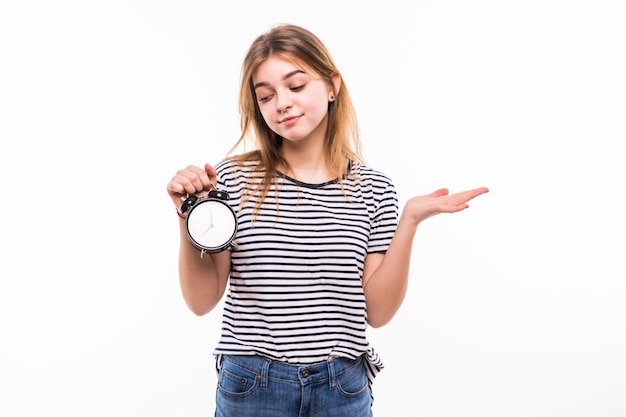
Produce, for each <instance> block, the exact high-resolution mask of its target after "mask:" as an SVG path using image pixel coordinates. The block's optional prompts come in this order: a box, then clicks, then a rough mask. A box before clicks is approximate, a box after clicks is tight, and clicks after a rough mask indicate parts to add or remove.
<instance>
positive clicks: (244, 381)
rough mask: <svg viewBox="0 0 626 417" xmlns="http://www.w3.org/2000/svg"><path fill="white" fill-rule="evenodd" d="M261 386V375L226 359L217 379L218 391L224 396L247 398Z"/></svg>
mask: <svg viewBox="0 0 626 417" xmlns="http://www.w3.org/2000/svg"><path fill="white" fill-rule="evenodd" d="M260 385H261V375H260V374H259V373H256V372H254V371H251V370H249V369H245V368H242V367H240V366H237V365H235V364H233V363H231V362H229V361H228V359H224V361H223V362H222V365H221V369H220V373H219V375H218V377H217V389H219V390H220V391H221V392H222V393H223V394H227V395H232V396H246V395H250V394H252V393H253V392H254V391H255V390H256V389H257V388H258V387H259V386H260Z"/></svg>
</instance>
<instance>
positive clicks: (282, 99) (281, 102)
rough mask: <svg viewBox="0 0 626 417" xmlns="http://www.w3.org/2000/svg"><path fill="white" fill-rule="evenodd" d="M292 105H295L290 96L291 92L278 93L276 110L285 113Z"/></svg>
mask: <svg viewBox="0 0 626 417" xmlns="http://www.w3.org/2000/svg"><path fill="white" fill-rule="evenodd" d="M291 107H293V104H292V102H291V98H290V97H289V94H285V93H283V94H277V96H276V110H277V111H278V112H279V113H284V112H286V111H288V110H289V109H290V108H291Z"/></svg>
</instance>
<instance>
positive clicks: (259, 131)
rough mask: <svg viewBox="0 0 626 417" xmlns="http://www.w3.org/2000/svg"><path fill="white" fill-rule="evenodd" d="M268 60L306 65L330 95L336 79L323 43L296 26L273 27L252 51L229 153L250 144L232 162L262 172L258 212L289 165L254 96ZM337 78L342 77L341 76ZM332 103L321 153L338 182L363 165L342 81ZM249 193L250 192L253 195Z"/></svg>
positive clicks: (244, 70) (243, 72) (244, 68)
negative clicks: (257, 74)
mask: <svg viewBox="0 0 626 417" xmlns="http://www.w3.org/2000/svg"><path fill="white" fill-rule="evenodd" d="M270 56H281V57H283V58H286V59H290V60H294V61H295V62H298V63H301V64H302V65H305V66H306V67H307V68H309V69H311V70H312V71H313V72H314V73H316V74H317V75H319V76H320V78H321V79H322V80H323V81H325V82H327V83H328V84H329V85H330V86H331V88H333V90H334V85H333V83H332V77H333V76H335V75H339V71H338V69H337V67H336V66H335V64H334V62H333V59H332V57H331V55H330V53H329V52H328V50H327V49H326V47H325V46H324V44H323V43H322V42H321V41H320V40H319V38H318V37H317V36H315V35H314V34H313V33H312V32H310V31H308V30H306V29H304V28H302V27H299V26H295V25H290V24H285V25H280V26H276V27H273V28H272V29H270V30H269V31H268V32H266V33H264V34H262V35H260V36H259V37H257V38H256V39H255V40H254V42H252V45H251V46H250V48H249V50H248V53H247V54H246V56H245V59H244V61H243V64H242V69H241V86H240V92H239V111H240V115H241V122H240V123H241V136H240V137H239V140H238V141H237V142H236V143H235V145H234V146H233V148H232V149H231V150H230V152H229V154H232V153H233V152H234V150H235V149H237V148H238V147H240V146H241V145H243V147H244V150H245V148H246V142H247V140H248V139H253V141H254V149H253V150H251V151H247V152H244V153H241V154H239V155H236V156H232V157H231V158H232V159H233V160H234V161H239V162H244V161H258V169H259V170H260V171H263V172H264V175H263V179H262V181H261V183H260V185H259V189H257V190H256V191H260V198H259V199H258V200H257V208H258V207H259V205H260V204H261V203H262V201H263V200H264V199H265V196H266V195H267V193H268V191H269V189H270V187H271V184H272V181H273V179H274V177H275V173H276V170H277V168H278V166H279V165H281V164H282V165H283V166H288V164H287V161H285V160H284V158H283V157H282V156H281V153H280V148H281V145H282V137H280V136H279V135H277V134H276V133H274V132H273V131H272V130H271V129H270V128H269V127H268V126H267V124H266V123H265V120H264V119H263V116H262V114H261V111H260V109H259V105H258V102H257V99H256V94H255V91H254V85H253V82H252V76H253V74H254V71H255V70H256V69H257V67H258V66H259V65H260V64H261V63H262V62H264V61H265V60H266V59H268V58H269V57H270ZM340 78H341V77H340ZM333 92H334V96H335V100H334V101H332V102H329V103H328V129H327V131H326V137H325V140H324V153H325V155H324V156H325V159H326V164H327V166H328V169H329V170H330V171H331V173H333V174H334V175H335V178H338V179H339V181H340V182H341V179H342V177H343V176H344V175H345V174H346V169H347V165H346V164H347V162H348V161H354V162H362V161H363V157H362V153H361V142H360V135H359V128H358V124H357V119H356V113H355V111H354V106H353V104H352V101H351V99H350V95H349V94H348V88H347V87H346V85H345V82H344V80H343V78H341V85H340V87H339V90H338V91H333ZM251 191H252V190H251Z"/></svg>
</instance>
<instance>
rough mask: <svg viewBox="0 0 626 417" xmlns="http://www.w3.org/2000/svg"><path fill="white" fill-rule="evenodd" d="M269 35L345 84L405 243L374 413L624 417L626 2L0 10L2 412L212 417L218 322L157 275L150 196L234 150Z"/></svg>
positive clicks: (164, 216) (169, 236) (161, 213)
mask: <svg viewBox="0 0 626 417" xmlns="http://www.w3.org/2000/svg"><path fill="white" fill-rule="evenodd" d="M283 22H291V23H296V24H300V25H303V26H305V27H308V28H310V29H312V30H313V31H314V32H316V33H317V34H318V35H319V36H320V37H321V38H322V40H323V41H325V43H326V44H327V45H328V47H329V48H330V50H331V51H332V52H333V55H334V57H335V59H336V61H337V63H338V65H339V67H340V69H341V70H342V72H343V75H344V78H345V79H346V81H347V84H348V86H349V88H350V90H351V93H352V95H353V98H354V100H355V102H356V106H357V110H358V112H359V116H360V120H361V127H362V131H363V136H364V141H365V148H366V156H367V158H368V161H369V163H370V164H371V165H372V166H374V167H376V168H378V169H380V170H382V171H384V172H386V173H387V174H389V175H390V176H391V177H392V178H393V179H394V180H395V182H396V186H397V188H398V192H399V197H400V199H401V202H404V201H405V200H406V199H408V198H409V197H410V196H413V195H416V194H425V193H428V192H431V191H433V190H435V189H436V188H439V187H441V186H446V187H449V188H450V189H451V191H460V190H463V189H466V188H470V187H476V186H483V185H485V186H488V187H490V189H491V192H490V193H489V194H488V195H485V196H482V197H480V198H479V199H477V200H476V201H474V202H473V204H472V207H471V208H470V209H469V210H467V211H464V212H463V213H460V214H456V215H448V216H439V217H436V218H434V219H431V220H429V221H428V222H427V223H425V224H424V225H423V227H420V230H419V233H418V236H417V237H416V241H415V249H414V257H413V259H414V260H413V263H412V272H411V283H410V288H409V293H408V295H407V297H406V301H405V303H404V305H403V307H402V309H401V311H400V312H399V313H398V315H397V316H396V318H395V319H394V321H393V322H392V323H391V324H389V325H388V326H386V327H384V328H381V329H375V330H374V329H373V330H372V331H371V332H370V338H371V341H372V343H373V344H374V346H375V347H376V348H377V350H378V351H379V352H380V353H381V355H382V356H383V358H384V360H385V363H386V369H385V370H384V371H383V372H382V373H381V374H380V375H379V377H378V378H377V381H376V383H375V385H374V389H375V395H376V404H375V415H377V416H379V417H380V416H392V415H400V410H402V415H410V416H420V417H436V416H446V417H448V416H481V417H486V416H494V417H496V416H497V417H501V416H507V417H516V416H524V417H526V416H533V417H540V416H568V417H579V416H580V417H582V416H593V417H597V416H603V417H613V416H615V417H618V416H619V417H623V416H624V415H626V402H625V401H624V393H626V355H624V352H626V303H625V302H624V300H625V299H626V268H625V260H624V258H625V248H626V247H625V243H624V242H625V241H624V236H625V234H626V227H625V216H624V207H625V206H626V197H625V196H624V191H625V189H626V188H625V187H624V185H625V180H626V175H625V174H626V152H625V145H626V54H625V51H626V4H625V3H624V2H623V1H621V0H615V1H603V0H596V1H577V0H568V1H566V0H532V1H522V0H518V1H512V0H504V1H502V0H501V1H495V0H493V1H487V0H478V1H473V2H469V1H461V0H456V1H447V2H436V1H426V0H420V1H410V2H409V1H406V2H399V1H392V0H386V1H317V2H305V3H300V2H291V3H289V2H279V1H273V0H271V1H270V0H266V1H248V2H235V1H233V2H217V3H211V2H208V1H173V0H162V1H147V0H145V1H139V0H128V1H123V0H117V1H106V2H105V1H101V2H95V1H90V2H87V1H68V0H61V1H55V2H49V1H10V0H0V138H1V145H0V146H1V152H0V181H1V182H0V185H1V186H2V187H1V190H2V193H1V194H0V210H1V215H0V227H1V229H0V230H2V233H1V234H0V245H1V252H0V253H1V255H0V256H1V259H2V261H1V262H0V274H1V279H0V340H1V341H0V415H2V416H7V417H9V416H10V417H14V416H15V417H17V416H20V417H21V416H33V415H63V416H68V417H69V416H81V417H82V416H90V417H99V416H116V417H118V416H119V417H122V416H138V415H140V416H148V415H150V416H173V415H176V416H201V415H212V412H213V401H214V399H213V398H214V394H213V392H214V387H215V375H214V371H213V369H214V368H213V358H212V356H211V350H212V348H213V346H214V344H215V343H216V338H217V334H218V332H219V312H218V311H216V312H214V313H213V314H210V315H208V316H205V317H201V318H197V317H195V316H194V315H193V314H192V313H191V312H189V311H188V310H187V308H186V306H185V305H184V302H183V300H182V297H181V295H180V292H179V288H178V282H177V266H176V262H177V259H176V256H177V245H178V235H177V223H178V221H177V220H176V215H175V213H174V208H173V207H172V204H171V202H170V200H169V198H168V197H167V195H166V192H165V184H166V183H167V181H169V179H170V177H171V176H172V175H173V173H174V172H175V170H176V169H178V168H180V167H183V166H185V165H187V164H202V163H203V162H205V161H206V162H217V161H218V160H219V159H220V158H221V157H222V156H223V155H224V153H225V152H226V151H227V150H228V149H229V148H230V146H231V145H232V144H233V143H234V140H235V139H236V138H237V135H238V126H239V125H238V114H237V108H236V100H237V88H238V85H237V84H238V77H239V68H240V64H241V61H242V59H243V55H244V53H245V51H246V49H247V47H248V45H249V44H250V42H251V41H252V40H253V38H254V37H256V36H257V35H258V34H260V33H261V32H263V31H265V30H266V29H268V28H269V27H270V26H272V25H274V24H276V23H283Z"/></svg>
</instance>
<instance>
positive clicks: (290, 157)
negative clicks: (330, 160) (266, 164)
mask: <svg viewBox="0 0 626 417" xmlns="http://www.w3.org/2000/svg"><path fill="white" fill-rule="evenodd" d="M284 145H285V144H284V143H283V149H282V155H283V158H285V161H287V166H280V167H279V169H280V171H282V172H283V173H284V174H285V175H288V176H290V177H292V178H294V179H296V180H298V181H302V182H307V183H311V184H318V183H322V182H326V181H330V180H333V179H335V178H334V177H335V175H334V173H333V172H332V171H331V170H330V169H329V168H328V165H327V164H326V158H325V156H324V149H323V147H321V146H314V147H307V146H304V147H303V146H297V147H294V146H289V144H287V146H284Z"/></svg>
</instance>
